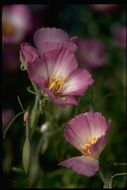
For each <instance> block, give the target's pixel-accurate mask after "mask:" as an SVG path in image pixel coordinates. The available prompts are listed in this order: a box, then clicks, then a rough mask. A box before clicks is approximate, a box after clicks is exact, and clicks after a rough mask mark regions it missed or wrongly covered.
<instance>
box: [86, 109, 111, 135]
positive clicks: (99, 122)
mask: <svg viewBox="0 0 127 190" xmlns="http://www.w3.org/2000/svg"><path fill="white" fill-rule="evenodd" d="M84 118H85V119H86V120H87V122H88V124H89V127H90V130H91V136H92V137H96V138H99V137H101V136H103V135H105V133H106V130H107V128H108V127H109V124H108V121H106V119H105V117H104V116H103V115H102V114H101V113H99V112H94V113H93V112H87V113H84Z"/></svg>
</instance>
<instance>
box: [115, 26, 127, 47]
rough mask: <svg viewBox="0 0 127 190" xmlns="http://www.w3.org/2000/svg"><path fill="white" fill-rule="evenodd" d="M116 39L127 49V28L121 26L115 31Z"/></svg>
mask: <svg viewBox="0 0 127 190" xmlns="http://www.w3.org/2000/svg"><path fill="white" fill-rule="evenodd" d="M115 37H116V42H117V44H118V45H119V46H120V47H122V48H126V45H127V28H126V27H125V26H121V27H120V26H119V27H118V28H117V29H116V31H115Z"/></svg>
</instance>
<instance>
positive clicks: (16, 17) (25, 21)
mask: <svg viewBox="0 0 127 190" xmlns="http://www.w3.org/2000/svg"><path fill="white" fill-rule="evenodd" d="M31 24H32V23H31V14H30V10H29V8H28V7H27V6H26V5H22V4H21V5H20V4H14V5H7V6H3V9H2V33H3V34H2V38H3V42H4V43H18V42H20V41H21V40H22V39H23V38H24V36H25V34H26V33H27V32H28V31H29V30H30V29H31Z"/></svg>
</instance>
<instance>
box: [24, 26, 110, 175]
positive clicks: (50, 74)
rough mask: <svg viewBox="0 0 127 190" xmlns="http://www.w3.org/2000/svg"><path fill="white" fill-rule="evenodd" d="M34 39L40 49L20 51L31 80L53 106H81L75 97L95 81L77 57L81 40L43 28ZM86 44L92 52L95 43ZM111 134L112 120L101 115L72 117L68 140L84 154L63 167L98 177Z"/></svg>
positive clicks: (57, 30) (52, 29)
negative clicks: (78, 44)
mask: <svg viewBox="0 0 127 190" xmlns="http://www.w3.org/2000/svg"><path fill="white" fill-rule="evenodd" d="M33 38H34V42H35V45H36V48H35V47H32V46H31V45H30V44H28V43H26V42H25V43H22V44H21V49H20V60H21V62H22V64H24V65H25V66H26V68H27V71H28V76H29V78H30V80H31V81H33V82H34V83H35V84H36V85H37V86H38V88H39V89H40V91H41V92H42V93H45V94H47V95H48V97H49V98H50V99H51V100H52V102H53V103H55V104H58V105H60V106H66V105H68V104H72V105H77V100H76V98H75V97H76V96H83V95H84V93H85V92H86V90H87V89H88V87H89V86H90V85H92V84H93V82H94V80H93V78H92V76H91V74H90V73H89V71H87V70H86V69H81V68H78V62H77V59H76V56H75V52H76V49H77V45H76V44H77V43H76V41H77V37H76V36H74V37H71V38H69V35H68V34H67V33H66V32H65V31H63V30H61V29H57V28H41V29H39V30H37V31H36V32H35V34H34V37H33ZM86 44H87V45H86V46H87V47H90V49H89V51H91V46H92V47H93V43H92V42H91V43H89V42H88V43H87V42H86ZM91 44H92V45H91ZM95 44H97V43H96V42H95V43H94V47H95V48H96V49H97V48H98V46H99V49H100V46H101V44H98V45H95ZM86 49H87V48H86ZM88 53H90V52H88ZM88 56H89V55H88ZM91 56H92V55H91ZM95 57H96V55H95ZM91 59H92V58H91ZM103 61H104V60H103V58H101V57H100V58H98V63H96V62H95V63H94V64H95V65H96V64H98V65H100V64H102V62H103ZM108 131H109V121H107V120H106V119H105V117H104V116H103V115H102V114H101V113H98V112H86V113H82V114H79V115H77V116H76V117H74V118H72V119H71V120H70V121H69V122H68V123H67V126H66V127H65V130H64V137H65V139H66V140H67V141H68V142H69V143H70V144H72V145H73V146H74V147H75V148H76V149H78V150H79V152H80V153H81V155H80V156H76V157H72V158H69V159H67V160H65V161H62V162H60V163H59V165H60V166H64V167H67V168H71V169H72V170H73V171H74V172H76V173H78V174H83V175H86V176H92V175H94V174H95V173H96V172H97V171H98V170H99V155H100V153H101V152H102V150H103V149H104V147H105V143H106V139H107V135H108Z"/></svg>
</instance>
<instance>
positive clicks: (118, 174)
mask: <svg viewBox="0 0 127 190" xmlns="http://www.w3.org/2000/svg"><path fill="white" fill-rule="evenodd" d="M121 175H127V173H126V172H123V173H117V174H115V175H113V176H112V179H113V178H114V177H116V176H121Z"/></svg>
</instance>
